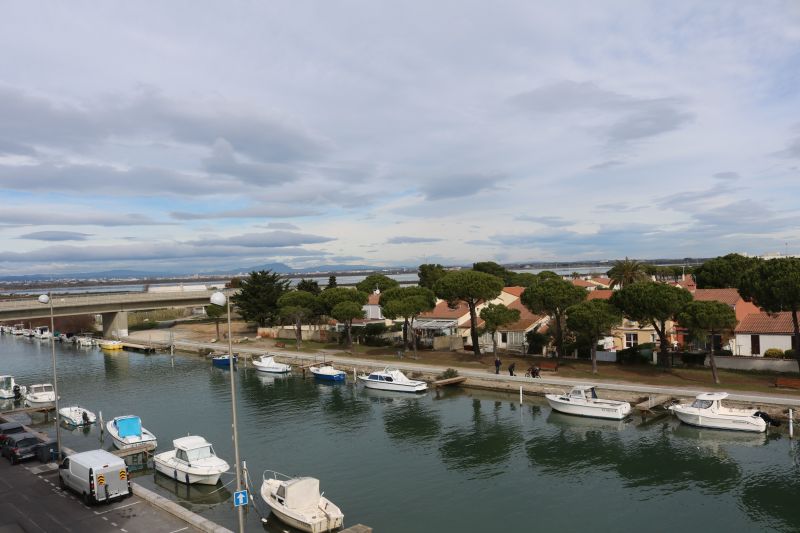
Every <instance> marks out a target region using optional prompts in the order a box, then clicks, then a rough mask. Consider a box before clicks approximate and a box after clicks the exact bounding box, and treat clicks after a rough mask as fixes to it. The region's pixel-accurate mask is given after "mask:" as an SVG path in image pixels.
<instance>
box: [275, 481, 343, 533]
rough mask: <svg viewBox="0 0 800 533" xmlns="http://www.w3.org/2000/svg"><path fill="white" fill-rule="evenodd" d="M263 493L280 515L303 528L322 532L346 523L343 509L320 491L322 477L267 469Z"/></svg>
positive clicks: (278, 516)
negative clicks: (286, 474)
mask: <svg viewBox="0 0 800 533" xmlns="http://www.w3.org/2000/svg"><path fill="white" fill-rule="evenodd" d="M268 474H270V475H268ZM261 497H262V498H263V499H264V501H265V502H266V503H267V505H269V507H270V509H272V512H273V514H275V516H276V517H277V518H278V519H280V520H281V521H282V522H284V523H286V524H289V525H290V526H292V527H294V528H296V529H299V530H300V531H307V532H308V533H322V532H325V531H332V530H334V529H336V528H339V527H342V524H343V523H344V514H342V511H341V509H339V508H338V507H337V506H336V505H334V504H333V502H331V501H330V500H329V499H328V498H325V497H324V496H323V495H322V494H320V492H319V480H318V479H316V478H313V477H296V478H290V477H288V476H284V475H283V474H279V473H278V472H273V471H270V470H267V471H266V472H264V482H263V483H262V484H261Z"/></svg>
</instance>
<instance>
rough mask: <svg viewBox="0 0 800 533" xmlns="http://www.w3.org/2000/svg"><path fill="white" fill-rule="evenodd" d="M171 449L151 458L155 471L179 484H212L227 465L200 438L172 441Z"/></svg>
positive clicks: (225, 470) (211, 447)
mask: <svg viewBox="0 0 800 533" xmlns="http://www.w3.org/2000/svg"><path fill="white" fill-rule="evenodd" d="M172 445H173V446H174V447H175V449H174V450H170V451H168V452H164V453H159V454H158V455H156V456H155V457H154V458H153V462H154V463H155V466H156V470H158V471H159V472H161V473H162V474H164V475H166V476H169V477H171V478H173V479H175V480H176V481H180V482H181V483H186V484H187V485H191V484H195V483H196V484H200V485H216V484H217V482H218V481H219V477H220V476H221V475H222V474H223V473H224V472H227V471H228V470H230V468H231V467H230V465H228V463H226V462H225V461H224V460H223V459H220V458H219V457H217V455H216V454H215V453H214V448H213V446H211V443H210V442H208V441H207V440H206V439H204V438H203V437H197V436H188V437H181V438H180V439H175V440H173V441H172Z"/></svg>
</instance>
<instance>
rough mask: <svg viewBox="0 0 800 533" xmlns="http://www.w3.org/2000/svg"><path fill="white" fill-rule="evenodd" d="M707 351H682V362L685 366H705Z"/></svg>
mask: <svg viewBox="0 0 800 533" xmlns="http://www.w3.org/2000/svg"><path fill="white" fill-rule="evenodd" d="M706 355H707V354H706V353H705V352H701V353H688V352H686V353H682V354H681V362H682V363H683V364H684V365H685V366H703V365H704V364H705V362H706Z"/></svg>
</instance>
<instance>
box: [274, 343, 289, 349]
mask: <svg viewBox="0 0 800 533" xmlns="http://www.w3.org/2000/svg"><path fill="white" fill-rule="evenodd" d="M275 347H276V348H286V343H285V342H276V343H275Z"/></svg>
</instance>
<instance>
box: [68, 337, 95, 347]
mask: <svg viewBox="0 0 800 533" xmlns="http://www.w3.org/2000/svg"><path fill="white" fill-rule="evenodd" d="M73 338H74V339H75V340H74V342H75V344H77V345H78V346H83V347H88V346H94V345H95V344H97V341H95V340H94V339H93V338H92V337H87V336H85V335H84V336H80V337H73Z"/></svg>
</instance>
